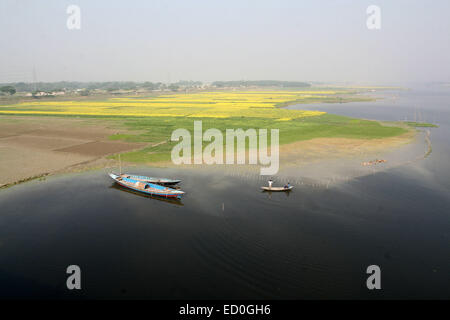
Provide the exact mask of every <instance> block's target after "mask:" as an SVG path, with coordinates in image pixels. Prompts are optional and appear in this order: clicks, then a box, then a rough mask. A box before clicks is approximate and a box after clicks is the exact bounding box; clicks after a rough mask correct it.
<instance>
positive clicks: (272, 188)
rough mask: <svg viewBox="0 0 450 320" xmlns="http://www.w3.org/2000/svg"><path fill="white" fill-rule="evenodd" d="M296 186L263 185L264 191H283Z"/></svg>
mask: <svg viewBox="0 0 450 320" xmlns="http://www.w3.org/2000/svg"><path fill="white" fill-rule="evenodd" d="M293 188H294V187H293V186H290V187H261V189H263V190H264V191H272V192H282V191H291V190H292V189H293Z"/></svg>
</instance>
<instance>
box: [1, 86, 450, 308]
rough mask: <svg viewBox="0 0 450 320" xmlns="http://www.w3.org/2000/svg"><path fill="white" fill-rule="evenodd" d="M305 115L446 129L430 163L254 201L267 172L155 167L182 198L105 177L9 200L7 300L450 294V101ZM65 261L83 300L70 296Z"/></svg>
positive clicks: (70, 181)
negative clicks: (178, 185) (175, 182)
mask: <svg viewBox="0 0 450 320" xmlns="http://www.w3.org/2000/svg"><path fill="white" fill-rule="evenodd" d="M393 96H395V99H394V98H393ZM291 108H295V106H293V107H291ZM301 108H305V106H301ZM308 108H311V109H319V110H324V111H328V112H331V113H337V114H343V115H350V116H354V117H364V118H370V119H379V120H400V119H401V120H404V119H405V118H407V119H409V120H414V117H416V119H417V120H419V117H420V120H425V121H429V122H436V123H438V124H439V125H440V127H439V128H437V129H432V130H431V131H432V134H431V136H432V141H433V152H432V154H431V155H430V156H429V157H428V158H426V159H424V160H422V161H419V162H416V163H414V164H412V165H409V166H405V167H398V168H395V169H390V170H388V171H385V172H379V173H376V174H373V175H368V176H365V177H360V178H356V179H352V180H351V181H349V182H347V183H344V184H339V185H338V186H337V185H336V186H331V187H329V188H322V187H314V186H311V185H297V186H295V189H294V191H293V192H291V193H290V194H284V193H278V194H277V193H273V194H268V193H262V192H260V191H259V186H260V185H261V184H262V183H264V181H263V180H262V179H261V178H260V177H259V176H254V177H253V176H246V177H245V178H243V177H241V178H240V177H232V176H227V175H223V174H221V173H220V172H217V173H216V174H211V172H202V171H190V170H175V169H151V168H146V169H145V168H142V169H137V168H130V169H129V170H131V171H133V170H134V171H137V173H142V174H148V175H154V176H168V177H176V178H180V179H182V180H183V182H182V189H183V190H185V191H186V192H187V194H186V196H185V198H183V200H182V201H181V202H168V201H162V200H157V199H152V198H148V197H145V196H140V195H136V194H134V193H132V192H128V191H125V190H124V189H121V188H120V187H118V186H116V185H114V183H113V182H112V180H111V179H110V178H109V177H108V176H107V175H106V171H97V172H88V173H82V174H71V175H64V176H56V177H52V178H49V179H47V180H45V181H33V182H30V183H26V184H22V185H18V186H15V187H12V188H9V189H6V190H1V191H0V297H57V298H58V297H62V298H158V299H165V298H174V299H175V298H180V299H182V298H189V299H196V298H227V299H228V298H230V299H231V298H236V299H240V298H279V299H302V298H450V197H449V194H450V193H449V190H450V165H449V159H450V144H449V138H448V137H449V135H450V91H443V90H437V89H436V88H418V89H412V90H409V91H401V92H395V93H392V95H389V97H388V98H387V99H385V100H383V101H378V102H376V103H354V104H347V105H337V104H334V105H312V106H308ZM71 264H76V265H79V266H80V267H81V270H82V287H83V288H82V290H81V292H71V291H68V290H67V289H65V282H66V276H67V275H66V273H65V270H66V267H67V266H68V265H71ZM371 264H377V265H379V266H380V267H381V271H382V290H380V291H377V292H373V291H369V290H367V289H366V286H365V282H366V278H367V275H366V273H365V271H366V268H367V266H369V265H371Z"/></svg>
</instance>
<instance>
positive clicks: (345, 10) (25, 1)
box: [0, 0, 450, 83]
mask: <svg viewBox="0 0 450 320" xmlns="http://www.w3.org/2000/svg"><path fill="white" fill-rule="evenodd" d="M71 4H75V5H78V6H79V7H80V9H81V29H80V30H69V29H68V28H67V26H66V21H67V18H68V16H69V15H68V14H67V13H66V9H67V7H68V6H69V5H71ZM372 4H374V5H378V6H379V7H380V8H381V29H380V30H369V29H368V28H367V26H366V20H367V17H368V15H367V14H366V9H367V7H368V6H369V5H372ZM449 16H450V1H449V0H433V1H425V0H404V1H396V0H386V1H381V0H372V1H365V0H361V1H351V0H329V1H326V0H322V1H321V0H308V1H303V0H295V1H294V0H292V1H288V0H276V1H264V0H255V1H246V0H237V1H235V0H222V1H215V0H205V1H196V0H184V1H178V0H170V1H169V0H167V1H162V0H161V1H156V0H147V1H137V0H128V1H112V0H71V1H65V0H42V1H35V0H1V1H0V41H1V44H2V45H1V50H0V82H13V81H14V82H15V81H25V82H27V81H32V80H33V76H32V74H33V66H35V69H36V75H37V80H38V81H60V80H68V81H112V80H132V81H163V82H167V81H171V82H174V81H177V80H200V81H213V80H257V79H275V80H300V81H301V80H306V81H340V82H347V81H348V82H355V81H356V82H366V83H393V82H406V81H420V82H421V81H450V18H449Z"/></svg>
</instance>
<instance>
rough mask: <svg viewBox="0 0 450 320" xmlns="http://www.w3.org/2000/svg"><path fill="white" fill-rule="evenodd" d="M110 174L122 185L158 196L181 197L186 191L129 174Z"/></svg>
mask: <svg viewBox="0 0 450 320" xmlns="http://www.w3.org/2000/svg"><path fill="white" fill-rule="evenodd" d="M109 176H110V177H111V178H112V179H113V180H114V181H116V182H117V183H118V184H120V185H121V186H123V187H125V188H128V189H131V190H134V191H138V192H142V193H145V194H148V195H151V196H158V197H164V198H177V199H181V197H182V196H183V195H184V192H183V191H181V190H175V189H172V188H169V187H165V186H161V185H159V184H154V183H149V182H143V181H140V180H136V179H131V178H128V176H127V175H125V176H123V175H122V176H119V175H116V174H114V173H110V174H109Z"/></svg>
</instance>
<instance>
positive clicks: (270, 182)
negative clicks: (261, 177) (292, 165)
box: [268, 178, 273, 189]
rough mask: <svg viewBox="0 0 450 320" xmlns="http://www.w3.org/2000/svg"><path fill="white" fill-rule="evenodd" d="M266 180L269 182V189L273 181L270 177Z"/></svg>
mask: <svg viewBox="0 0 450 320" xmlns="http://www.w3.org/2000/svg"><path fill="white" fill-rule="evenodd" d="M268 182H269V189H272V183H273V180H272V178H270V180H269V181H268Z"/></svg>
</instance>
